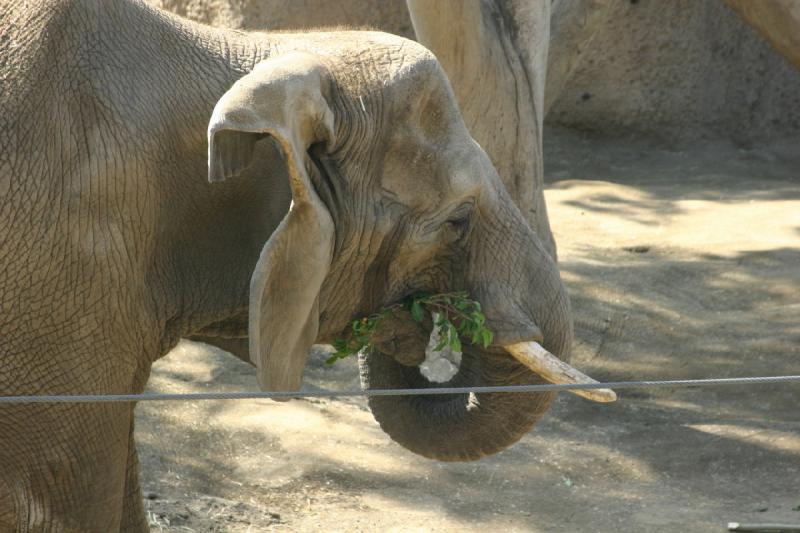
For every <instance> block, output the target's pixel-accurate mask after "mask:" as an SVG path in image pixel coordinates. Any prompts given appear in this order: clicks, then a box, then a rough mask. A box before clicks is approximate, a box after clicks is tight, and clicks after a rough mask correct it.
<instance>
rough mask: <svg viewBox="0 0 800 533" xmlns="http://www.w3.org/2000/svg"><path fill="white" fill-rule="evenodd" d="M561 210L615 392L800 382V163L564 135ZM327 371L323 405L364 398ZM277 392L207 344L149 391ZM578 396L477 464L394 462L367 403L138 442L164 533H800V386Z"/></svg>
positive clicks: (216, 424)
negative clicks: (742, 532)
mask: <svg viewBox="0 0 800 533" xmlns="http://www.w3.org/2000/svg"><path fill="white" fill-rule="evenodd" d="M546 163H547V176H548V187H547V192H546V196H547V201H548V205H549V209H550V219H551V222H552V225H553V228H554V230H555V233H556V238H557V241H558V244H559V259H560V265H561V271H562V275H563V277H564V279H565V281H566V283H567V285H568V288H569V291H570V295H571V298H572V304H573V310H574V317H575V324H576V336H577V343H576V344H577V345H576V347H575V351H574V354H575V355H574V360H573V361H574V363H575V364H576V366H577V367H578V368H580V369H582V370H584V371H586V372H587V373H589V374H590V375H592V376H594V377H595V378H597V379H600V380H628V379H673V378H704V377H734V376H761V375H779V374H800V150H798V149H797V143H796V142H795V143H788V142H787V143H784V144H782V145H778V144H773V145H770V146H767V147H756V148H753V147H749V148H737V147H735V146H730V145H726V144H723V143H703V144H698V145H697V146H693V147H677V146H672V147H665V146H663V145H656V144H653V143H650V142H648V141H645V140H640V139H620V140H616V141H610V140H596V139H590V138H586V137H583V136H580V135H577V134H573V133H566V132H548V139H547V142H546ZM323 360H324V355H323V354H319V353H318V354H315V356H314V357H313V360H312V362H311V364H310V367H309V368H308V369H307V372H306V384H307V387H308V388H309V389H318V388H330V389H350V388H355V387H357V386H358V378H357V371H356V367H355V365H354V363H353V362H352V361H349V362H341V363H338V364H337V365H335V366H334V367H332V368H331V367H327V366H326V365H324V363H323ZM256 388H257V385H256V381H255V377H254V373H253V370H252V368H250V367H249V366H248V365H246V364H244V363H242V362H240V361H239V360H237V359H235V358H233V357H232V356H230V355H227V354H225V353H223V352H219V351H215V350H212V349H209V348H208V347H206V346H204V345H201V344H193V343H189V342H185V343H182V344H181V345H180V346H179V347H178V348H177V349H176V350H174V351H173V352H172V353H171V354H170V355H169V356H168V357H166V358H164V359H162V360H161V361H159V362H158V363H157V364H156V365H155V367H154V369H153V375H152V378H151V380H150V384H149V390H150V391H159V392H194V391H234V390H255V389H256ZM619 396H620V399H619V401H618V402H616V403H615V404H610V405H600V404H593V403H590V402H587V401H585V400H583V399H581V398H578V397H576V396H573V395H570V394H562V395H560V398H559V400H558V401H557V403H556V405H555V406H554V408H553V409H552V410H551V411H550V413H549V414H548V415H547V416H546V417H545V419H544V420H543V421H542V422H541V423H540V424H539V425H538V426H537V427H536V428H534V430H533V431H532V432H531V433H530V434H529V435H528V436H526V437H525V438H524V439H522V441H520V443H518V444H517V445H515V446H513V447H512V448H510V449H509V450H507V451H505V452H503V453H500V454H498V455H496V456H493V457H489V458H486V459H484V460H481V461H478V462H475V463H440V462H433V461H429V460H426V459H423V458H420V457H417V456H415V455H413V454H411V453H410V452H407V451H405V450H404V449H403V448H401V447H400V446H398V445H396V444H394V443H393V442H392V441H391V440H389V438H388V437H387V436H385V435H384V434H383V433H382V432H381V430H380V429H379V428H378V426H377V424H376V423H375V422H374V420H373V419H372V416H371V414H370V412H369V411H368V410H367V408H366V406H365V402H364V401H362V400H360V399H358V400H345V401H327V400H294V401H291V402H288V403H274V402H271V401H267V400H264V401H238V402H222V401H213V402H202V403H201V402H197V403H170V404H166V403H148V404H142V405H140V406H139V407H138V414H137V424H138V425H137V435H136V437H137V441H138V445H139V450H140V457H141V462H142V476H143V486H144V491H145V495H146V497H147V498H148V499H147V507H148V512H149V516H150V521H151V526H152V528H153V530H154V531H231V532H246V531H253V532H256V531H265V530H275V531H330V532H334V531H347V532H351V531H381V532H383V531H397V532H406V531H458V532H472V531H474V532H480V533H485V532H488V531H504V532H505V531H520V532H522V531H525V532H528V531H530V532H661V531H663V532H667V531H668V532H670V533H674V532H720V531H724V530H725V527H724V526H725V524H726V523H727V522H729V521H740V522H785V523H794V524H800V416H799V415H798V405H797V404H798V398H800V385H797V384H793V385H772V386H751V387H747V388H744V387H723V388H713V389H663V390H652V389H651V390H622V391H619Z"/></svg>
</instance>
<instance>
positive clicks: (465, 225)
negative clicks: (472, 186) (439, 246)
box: [445, 203, 472, 239]
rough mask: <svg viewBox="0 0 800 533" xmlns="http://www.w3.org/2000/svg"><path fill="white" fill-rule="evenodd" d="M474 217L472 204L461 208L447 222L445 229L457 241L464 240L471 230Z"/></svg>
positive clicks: (463, 205)
mask: <svg viewBox="0 0 800 533" xmlns="http://www.w3.org/2000/svg"><path fill="white" fill-rule="evenodd" d="M471 215H472V203H468V204H462V205H461V206H459V207H458V208H457V209H456V210H455V211H454V212H453V213H452V214H451V215H450V218H448V219H447V220H446V221H445V228H447V229H448V230H449V232H450V234H451V235H452V236H453V237H455V239H460V238H462V237H463V236H464V235H465V234H466V233H467V230H469V227H470V221H471Z"/></svg>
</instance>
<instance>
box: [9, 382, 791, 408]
mask: <svg viewBox="0 0 800 533" xmlns="http://www.w3.org/2000/svg"><path fill="white" fill-rule="evenodd" d="M776 383H800V375H797V376H765V377H742V378H717V379H673V380H663V381H609V382H606V383H580V384H565V385H555V384H541V385H498V386H489V387H434V388H430V389H365V390H344V391H329V390H303V391H291V392H261V391H252V392H196V393H183V394H166V393H145V394H97V395H93V394H76V395H30V396H0V404H14V403H16V404H19V403H91V402H103V403H107V402H166V401H203V400H258V399H272V400H288V399H293V398H347V397H355V396H431V395H446V394H468V393H474V394H480V393H484V394H485V393H512V392H517V393H520V392H558V391H573V390H581V389H655V388H670V387H716V386H725V385H729V386H732V385H737V386H744V385H767V384H776Z"/></svg>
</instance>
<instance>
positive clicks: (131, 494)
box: [119, 417, 149, 533]
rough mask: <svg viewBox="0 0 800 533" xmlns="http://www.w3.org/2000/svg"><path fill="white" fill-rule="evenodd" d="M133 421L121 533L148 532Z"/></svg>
mask: <svg viewBox="0 0 800 533" xmlns="http://www.w3.org/2000/svg"><path fill="white" fill-rule="evenodd" d="M133 426H134V421H133V417H131V429H130V435H129V437H128V463H127V465H126V467H125V492H124V495H123V501H122V521H121V524H120V528H119V530H120V531H121V532H123V533H135V532H139V531H149V526H148V522H147V515H146V514H145V510H144V504H143V501H142V490H141V487H140V486H139V455H138V453H137V452H136V443H135V442H134V438H133V434H134V431H133Z"/></svg>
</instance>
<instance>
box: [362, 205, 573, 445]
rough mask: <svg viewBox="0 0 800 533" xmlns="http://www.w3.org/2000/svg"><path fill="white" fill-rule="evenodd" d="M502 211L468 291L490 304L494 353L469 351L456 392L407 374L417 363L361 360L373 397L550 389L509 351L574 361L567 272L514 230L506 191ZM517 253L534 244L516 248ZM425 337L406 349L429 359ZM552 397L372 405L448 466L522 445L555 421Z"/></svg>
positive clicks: (390, 427) (477, 237)
mask: <svg viewBox="0 0 800 533" xmlns="http://www.w3.org/2000/svg"><path fill="white" fill-rule="evenodd" d="M495 201H496V202H497V204H495V205H499V206H501V207H499V208H498V209H497V210H496V211H493V213H494V215H493V216H490V215H489V214H488V213H486V214H485V218H483V219H482V220H481V224H480V225H479V226H477V227H476V228H474V230H473V234H472V235H471V237H470V240H471V241H472V242H477V243H480V246H472V247H470V249H471V250H472V253H471V254H470V257H469V260H468V261H467V263H468V265H469V267H468V270H469V272H467V273H466V278H465V283H466V287H467V288H468V290H467V292H468V293H469V294H470V295H471V297H473V298H475V299H476V300H478V301H479V302H481V304H482V306H483V311H484V313H485V315H486V318H487V326H488V327H489V328H490V329H492V330H493V331H494V333H495V338H494V341H493V343H494V344H493V345H492V346H490V347H489V349H488V350H484V349H478V348H477V347H475V346H472V345H470V344H469V343H467V342H464V343H463V344H462V346H463V356H462V361H461V366H460V368H459V371H458V373H457V374H456V375H455V376H454V377H453V378H452V379H451V380H450V381H449V382H447V383H444V384H435V383H431V382H430V381H428V380H427V379H425V378H424V377H423V376H422V375H421V374H420V371H419V369H418V367H417V366H408V365H406V364H401V362H400V361H403V362H406V361H407V360H409V359H410V358H409V357H408V356H399V355H398V354H397V353H393V354H392V355H388V354H387V353H386V352H387V351H388V350H386V349H385V347H384V346H383V345H380V344H379V345H378V349H377V350H373V351H372V352H370V353H367V354H362V355H361V356H360V361H359V362H360V367H361V381H362V386H363V387H364V388H387V389H391V388H426V387H427V388H433V387H442V386H447V387H480V386H492V385H530V384H540V383H546V381H544V379H542V378H541V377H540V376H538V375H537V374H535V373H534V372H532V371H531V370H530V369H528V368H527V367H526V366H524V365H522V364H521V363H520V362H518V361H516V360H515V359H514V358H513V357H512V356H510V355H509V354H508V353H507V352H506V351H505V350H503V349H502V348H501V346H504V345H509V344H513V343H517V342H525V341H531V340H536V341H539V342H542V343H543V344H544V346H545V348H546V349H547V350H548V351H549V352H551V353H552V354H555V355H556V356H557V357H560V358H561V359H562V360H563V361H565V362H567V361H568V360H569V350H570V343H571V339H572V328H571V321H570V311H569V300H568V299H567V296H566V292H565V289H564V286H563V284H562V283H561V280H560V277H559V274H558V270H557V269H556V267H555V264H554V263H553V261H552V259H551V258H550V257H549V255H548V254H547V252H546V251H545V249H544V247H543V246H542V245H541V244H540V243H539V242H538V240H537V239H536V236H535V235H534V233H533V231H532V230H531V229H530V227H528V226H527V225H526V224H524V223H522V224H509V222H510V221H514V220H519V219H520V218H521V214H520V213H519V211H518V210H517V209H516V208H515V207H514V206H513V203H512V202H511V201H510V198H509V197H508V193H506V192H505V191H502V190H498V191H497V197H496V199H495ZM515 243H530V245H529V246H522V245H519V246H515V245H514V244H515ZM427 340H428V339H427V335H425V334H423V335H421V336H420V339H419V340H418V341H417V343H416V345H414V343H411V342H409V343H405V344H404V345H403V349H404V350H407V351H409V352H414V353H418V352H422V351H423V350H424V347H425V345H426V343H427ZM554 398H555V394H553V393H494V394H462V395H447V396H444V395H442V396H411V397H408V396H405V397H403V396H400V397H379V396H376V397H371V398H370V401H369V405H370V408H371V410H372V413H373V415H374V416H375V419H376V420H377V421H378V423H379V424H380V425H381V428H382V429H383V430H384V431H385V432H386V433H387V434H389V435H390V436H391V437H392V438H393V439H394V440H395V441H397V442H398V443H400V444H401V445H403V446H405V447H406V448H408V449H409V450H411V451H413V452H415V453H418V454H420V455H424V456H426V457H430V458H433V459H439V460H444V461H470V460H475V459H479V458H481V457H484V456H486V455H489V454H492V453H496V452H498V451H500V450H502V449H504V448H506V447H508V446H510V445H512V444H514V443H515V442H517V441H518V440H519V439H520V438H521V437H522V436H523V435H524V434H525V433H527V432H528V431H529V430H530V429H531V427H532V426H533V425H534V424H535V423H536V422H537V421H538V420H539V419H540V418H541V417H542V415H543V414H544V413H545V412H546V411H547V409H548V408H549V406H550V404H551V403H552V401H553V399H554Z"/></svg>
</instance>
